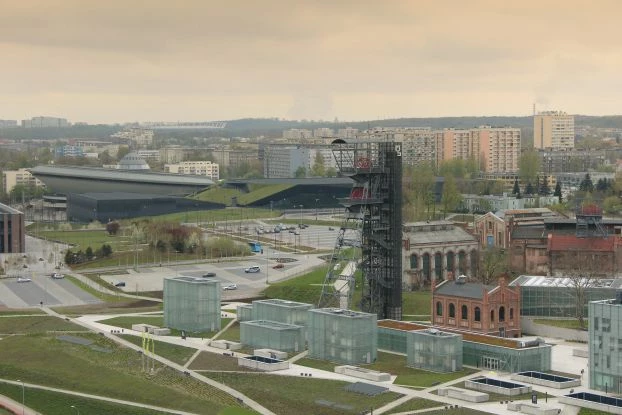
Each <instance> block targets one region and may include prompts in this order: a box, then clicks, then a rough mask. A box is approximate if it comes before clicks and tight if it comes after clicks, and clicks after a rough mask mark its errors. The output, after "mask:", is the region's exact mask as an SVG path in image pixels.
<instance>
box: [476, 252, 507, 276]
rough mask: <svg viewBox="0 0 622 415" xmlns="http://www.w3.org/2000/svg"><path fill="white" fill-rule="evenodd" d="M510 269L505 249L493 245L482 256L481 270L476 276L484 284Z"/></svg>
mask: <svg viewBox="0 0 622 415" xmlns="http://www.w3.org/2000/svg"><path fill="white" fill-rule="evenodd" d="M508 269H509V266H508V256H507V253H506V252H505V249H502V248H498V247H496V246H491V247H488V248H486V249H484V251H483V252H482V255H481V256H480V264H479V272H478V273H477V275H476V278H477V279H478V280H479V281H480V282H481V283H482V284H490V283H492V282H493V281H495V280H496V279H497V278H499V276H501V275H502V274H505V273H506V272H507V271H508Z"/></svg>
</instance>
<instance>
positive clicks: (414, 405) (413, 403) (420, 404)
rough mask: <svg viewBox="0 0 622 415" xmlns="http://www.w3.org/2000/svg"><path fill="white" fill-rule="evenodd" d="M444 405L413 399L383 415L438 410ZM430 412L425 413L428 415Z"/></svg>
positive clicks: (427, 400)
mask: <svg viewBox="0 0 622 415" xmlns="http://www.w3.org/2000/svg"><path fill="white" fill-rule="evenodd" d="M443 406H444V405H443V404H442V403H441V402H435V401H431V400H429V399H419V398H413V399H411V400H409V401H407V402H404V403H403V404H401V405H399V406H396V407H395V408H393V409H391V410H390V411H389V412H385V414H399V413H400V412H406V411H418V410H419V409H427V408H440V407H443ZM428 413H430V412H426V414H428ZM456 414H460V412H456Z"/></svg>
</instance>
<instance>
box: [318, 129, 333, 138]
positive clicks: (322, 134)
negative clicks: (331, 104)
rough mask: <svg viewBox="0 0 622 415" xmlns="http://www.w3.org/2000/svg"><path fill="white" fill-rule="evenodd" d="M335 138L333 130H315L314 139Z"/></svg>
mask: <svg viewBox="0 0 622 415" xmlns="http://www.w3.org/2000/svg"><path fill="white" fill-rule="evenodd" d="M334 136H335V131H334V130H333V129H332V128H326V127H321V128H316V129H315V130H313V137H317V138H325V137H334Z"/></svg>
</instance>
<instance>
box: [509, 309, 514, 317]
mask: <svg viewBox="0 0 622 415" xmlns="http://www.w3.org/2000/svg"><path fill="white" fill-rule="evenodd" d="M510 320H514V309H513V308H510Z"/></svg>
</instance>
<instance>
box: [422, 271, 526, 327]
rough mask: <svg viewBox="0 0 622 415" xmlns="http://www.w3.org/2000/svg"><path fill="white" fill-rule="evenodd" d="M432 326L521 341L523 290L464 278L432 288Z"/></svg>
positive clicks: (501, 281) (503, 284) (500, 282)
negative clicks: (518, 338) (521, 297)
mask: <svg viewBox="0 0 622 415" xmlns="http://www.w3.org/2000/svg"><path fill="white" fill-rule="evenodd" d="M432 324H433V325H434V326H437V327H439V328H443V327H444V328H450V329H459V330H466V331H471V332H475V333H482V334H488V335H492V336H499V337H520V336H521V325H520V287H508V285H507V282H506V280H505V278H501V279H500V280H499V285H498V286H492V285H484V284H481V283H473V282H468V281H466V277H464V276H460V277H458V278H457V279H456V280H455V281H454V280H446V281H443V282H441V283H440V284H438V285H433V286H432Z"/></svg>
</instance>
